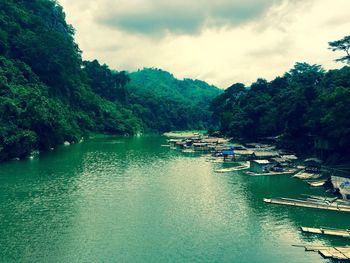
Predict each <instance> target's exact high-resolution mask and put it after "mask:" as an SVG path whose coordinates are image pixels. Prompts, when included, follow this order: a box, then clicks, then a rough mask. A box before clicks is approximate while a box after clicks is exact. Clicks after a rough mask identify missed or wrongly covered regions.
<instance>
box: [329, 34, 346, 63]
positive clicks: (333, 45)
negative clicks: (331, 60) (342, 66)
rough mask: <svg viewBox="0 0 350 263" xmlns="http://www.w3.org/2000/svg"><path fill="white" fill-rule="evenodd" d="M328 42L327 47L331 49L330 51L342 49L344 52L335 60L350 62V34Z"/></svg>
mask: <svg viewBox="0 0 350 263" xmlns="http://www.w3.org/2000/svg"><path fill="white" fill-rule="evenodd" d="M328 44H329V49H331V50H332V51H337V50H341V51H344V52H345V53H346V55H345V56H343V57H341V58H338V59H336V60H335V61H338V62H345V63H347V64H350V51H349V50H350V36H346V37H344V38H343V39H340V40H336V41H333V42H329V43H328Z"/></svg>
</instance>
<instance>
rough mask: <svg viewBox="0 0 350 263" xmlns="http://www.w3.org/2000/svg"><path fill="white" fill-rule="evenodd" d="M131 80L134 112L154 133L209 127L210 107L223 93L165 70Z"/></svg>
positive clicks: (139, 74) (148, 70)
mask: <svg viewBox="0 0 350 263" xmlns="http://www.w3.org/2000/svg"><path fill="white" fill-rule="evenodd" d="M129 77H130V82H129V84H128V90H129V92H130V94H131V103H132V104H134V107H133V109H134V112H135V113H136V115H137V116H139V117H140V118H141V119H142V120H143V121H144V123H145V124H146V126H147V127H148V128H150V129H151V130H160V131H167V130H171V129H203V128H207V127H208V125H209V124H210V121H211V120H210V118H208V116H209V105H210V103H211V101H212V100H213V99H214V98H215V97H217V96H218V95H220V94H222V93H223V90H221V89H218V88H217V87H215V86H212V85H209V84H208V83H206V82H204V81H200V80H192V79H184V80H179V79H176V78H175V77H174V76H173V75H172V74H171V73H169V72H167V71H164V70H161V69H155V68H145V69H143V70H139V71H137V72H133V73H130V74H129ZM169 128H170V129H169Z"/></svg>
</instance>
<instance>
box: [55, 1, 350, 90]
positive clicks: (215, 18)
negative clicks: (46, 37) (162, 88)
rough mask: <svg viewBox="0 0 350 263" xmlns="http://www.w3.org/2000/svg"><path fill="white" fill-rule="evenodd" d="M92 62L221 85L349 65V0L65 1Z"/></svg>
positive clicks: (224, 86)
mask: <svg viewBox="0 0 350 263" xmlns="http://www.w3.org/2000/svg"><path fill="white" fill-rule="evenodd" d="M59 3H60V4H61V5H62V6H63V8H64V11H65V13H66V17H67V21H68V23H70V24H72V25H73V27H74V28H75V30H76V33H75V39H76V41H77V43H78V44H79V47H80V49H81V50H82V51H83V58H84V59H86V60H93V59H97V60H99V61H100V63H105V64H107V65H109V67H110V68H112V69H116V70H127V71H136V70H138V69H142V68H145V67H154V68H161V69H164V70H167V71H169V72H171V73H173V74H174V75H175V77H177V78H180V79H182V78H193V79H201V80H204V81H207V82H208V83H209V84H213V85H216V86H218V87H220V88H227V87H229V86H230V85H232V84H233V83H236V82H242V83H244V84H246V85H250V84H251V83H252V82H254V81H255V80H256V79H257V78H265V79H267V80H272V79H274V78H275V77H277V76H281V75H283V74H284V72H286V71H289V70H290V69H291V68H292V67H293V65H294V64H295V63H296V62H307V63H309V64H320V65H322V66H323V67H324V68H325V69H332V68H340V67H342V66H344V65H343V64H341V63H336V62H334V60H335V59H336V58H338V57H340V56H341V55H342V54H341V53H337V52H332V51H331V50H329V49H328V42H329V41H334V40H338V39H341V38H343V37H344V36H347V35H349V34H350V16H349V10H350V1H349V0H215V1H214V0H73V1H72V0H59Z"/></svg>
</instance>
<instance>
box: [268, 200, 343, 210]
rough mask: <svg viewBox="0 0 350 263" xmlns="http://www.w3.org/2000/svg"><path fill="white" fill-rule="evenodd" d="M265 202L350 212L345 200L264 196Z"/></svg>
mask: <svg viewBox="0 0 350 263" xmlns="http://www.w3.org/2000/svg"><path fill="white" fill-rule="evenodd" d="M264 202H265V203H269V204H277V205H289V206H300V207H307V208H316V209H324V210H332V211H340V212H350V205H349V204H345V203H343V202H336V201H333V202H330V201H328V200H326V199H325V200H317V199H307V200H301V199H289V198H274V199H269V198H264Z"/></svg>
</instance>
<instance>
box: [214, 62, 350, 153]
mask: <svg viewBox="0 0 350 263" xmlns="http://www.w3.org/2000/svg"><path fill="white" fill-rule="evenodd" d="M349 103H350V67H344V68H342V69H340V70H330V71H328V72H325V70H323V69H322V68H321V67H320V66H318V65H309V64H306V63H297V64H296V65H295V67H294V68H293V69H291V70H290V71H289V72H287V73H285V74H284V76H282V77H277V78H276V79H274V80H272V81H271V82H267V81H266V80H263V79H258V80H257V81H256V82H255V83H253V84H252V85H251V86H250V87H245V86H244V85H243V84H240V83H238V84H234V85H232V86H231V87H230V88H228V89H227V90H225V93H224V94H222V95H220V96H218V97H217V98H216V99H215V100H214V101H213V103H212V105H211V110H212V112H213V118H214V119H215V121H216V122H218V123H219V126H220V130H221V132H222V133H223V134H226V135H229V136H232V137H235V138H243V139H247V140H256V139H258V138H262V137H271V136H279V142H280V143H281V144H282V145H283V146H284V147H288V148H291V149H294V150H297V151H303V152H305V151H307V150H313V149H314V146H315V142H320V141H321V142H323V143H322V144H323V145H319V146H318V147H319V148H320V149H324V150H327V151H332V150H333V151H334V152H337V153H338V154H339V155H341V156H338V157H344V158H345V157H348V156H346V155H347V154H348V152H349V151H348V149H349V147H350V122H349V119H350V108H349ZM328 157H329V156H328Z"/></svg>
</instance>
